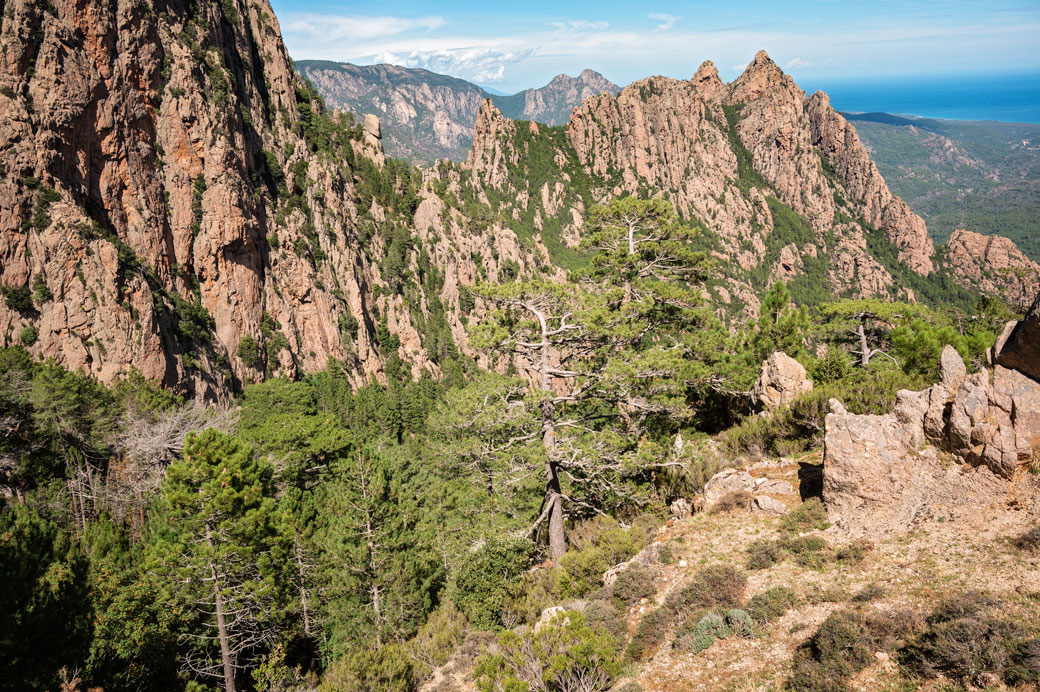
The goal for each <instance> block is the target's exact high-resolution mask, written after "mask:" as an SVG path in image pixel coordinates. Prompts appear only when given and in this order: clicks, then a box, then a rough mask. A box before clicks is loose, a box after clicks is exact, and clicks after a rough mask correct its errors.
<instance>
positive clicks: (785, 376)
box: [751, 351, 813, 410]
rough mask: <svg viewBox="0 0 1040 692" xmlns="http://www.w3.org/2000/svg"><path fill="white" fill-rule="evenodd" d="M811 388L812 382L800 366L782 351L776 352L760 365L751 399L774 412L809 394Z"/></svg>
mask: <svg viewBox="0 0 1040 692" xmlns="http://www.w3.org/2000/svg"><path fill="white" fill-rule="evenodd" d="M812 388H813V384H812V380H810V379H809V377H808V375H807V374H806V372H805V368H804V367H802V364H801V363H799V362H798V361H796V360H795V359H794V358H792V357H790V356H789V355H787V354H786V353H784V352H783V351H776V352H775V353H773V355H771V356H769V358H767V359H766V361H765V362H764V363H762V372H761V374H760V375H759V376H758V381H757V382H755V386H754V388H753V389H752V390H751V397H752V399H753V400H754V401H755V402H756V403H757V404H758V405H760V406H762V407H763V408H765V409H767V410H775V409H777V408H779V407H780V406H783V405H784V404H789V403H790V402H791V401H793V400H794V399H795V397H797V396H798V395H800V394H804V393H805V392H811V391H812Z"/></svg>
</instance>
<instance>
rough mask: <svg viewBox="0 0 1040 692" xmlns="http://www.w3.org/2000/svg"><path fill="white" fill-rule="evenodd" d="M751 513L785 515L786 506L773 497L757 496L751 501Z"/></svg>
mask: <svg viewBox="0 0 1040 692" xmlns="http://www.w3.org/2000/svg"><path fill="white" fill-rule="evenodd" d="M751 511H752V512H753V513H755V514H778V515H782V514H787V505H785V504H784V503H783V502H781V501H780V500H777V499H776V498H775V497H769V496H768V495H757V496H755V499H754V500H752V501H751Z"/></svg>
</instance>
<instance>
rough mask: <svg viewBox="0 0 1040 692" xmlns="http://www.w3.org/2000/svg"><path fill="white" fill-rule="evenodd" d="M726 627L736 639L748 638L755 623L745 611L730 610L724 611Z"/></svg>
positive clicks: (738, 609)
mask: <svg viewBox="0 0 1040 692" xmlns="http://www.w3.org/2000/svg"><path fill="white" fill-rule="evenodd" d="M726 627H728V628H729V630H730V632H732V633H733V634H734V635H736V636H738V637H750V636H751V635H752V634H753V633H754V630H755V623H754V621H753V620H752V619H751V614H750V613H748V612H747V611H746V610H742V609H740V608H731V609H730V610H727V611H726Z"/></svg>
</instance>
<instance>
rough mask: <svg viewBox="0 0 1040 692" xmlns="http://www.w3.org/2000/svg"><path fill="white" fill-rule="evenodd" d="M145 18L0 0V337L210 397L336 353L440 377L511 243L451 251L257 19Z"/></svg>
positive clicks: (437, 227)
mask: <svg viewBox="0 0 1040 692" xmlns="http://www.w3.org/2000/svg"><path fill="white" fill-rule="evenodd" d="M162 8H163V9H162V11H161V12H158V11H153V8H152V4H151V3H149V2H145V0H131V1H128V2H120V3H118V4H116V5H105V6H97V7H93V6H92V9H91V10H90V11H89V12H84V11H82V8H80V7H79V6H78V5H77V4H75V3H73V2H66V1H62V2H55V3H52V4H47V5H46V6H44V5H42V4H40V3H35V2H31V1H30V0H17V1H15V2H8V3H6V5H5V10H4V18H3V23H2V33H0V39H2V45H3V46H5V48H4V53H3V55H4V58H3V59H4V63H5V65H7V69H5V70H4V71H3V73H2V76H0V113H2V116H3V117H2V120H0V152H2V153H0V168H2V170H3V173H4V174H3V176H2V180H0V208H2V209H3V210H4V212H3V213H0V285H2V287H3V292H4V297H5V300H4V301H3V303H2V304H0V342H2V343H3V344H4V345H10V344H17V343H21V344H24V345H25V346H26V347H27V348H29V349H30V350H31V351H32V352H33V354H35V355H37V356H39V357H41V358H42V357H46V358H52V359H54V360H55V361H56V362H57V363H58V364H59V365H63V366H66V367H68V368H70V369H76V370H82V371H85V372H86V373H89V374H93V375H95V376H97V377H98V378H100V379H101V380H102V381H103V382H112V381H114V380H116V379H117V378H119V377H120V376H121V375H123V374H125V373H127V372H130V371H132V370H136V371H138V372H140V373H141V374H143V375H144V376H145V377H146V378H148V379H151V380H155V381H158V382H160V383H162V384H164V385H165V386H168V387H172V388H176V389H177V390H179V391H181V392H184V393H187V394H190V395H193V396H197V397H201V398H206V399H226V397H227V396H228V394H229V393H230V392H232V391H235V390H238V389H240V388H241V386H242V385H243V383H248V382H250V381H255V380H259V379H262V378H264V377H266V376H272V375H283V376H288V377H295V376H297V375H299V374H301V373H304V372H312V371H315V370H318V369H321V368H324V367H325V365H326V364H327V362H328V361H329V359H330V358H332V359H336V360H338V361H340V362H342V363H343V364H344V366H345V369H346V371H347V372H348V373H349V375H350V377H351V378H352V379H353V381H354V382H355V383H357V384H363V383H365V382H366V381H368V379H369V377H375V378H377V379H384V380H385V378H386V371H387V369H388V368H389V369H391V371H392V372H393V373H394V374H396V373H397V372H398V371H400V369H401V368H402V367H407V368H411V369H413V371H414V373H415V374H418V373H419V372H422V371H424V370H428V371H431V372H433V373H434V374H438V375H439V374H440V372H441V369H440V366H439V365H436V362H441V363H443V364H445V366H447V363H448V362H449V361H452V359H453V358H454V357H456V356H457V351H456V350H455V345H454V340H453V339H455V338H458V335H457V333H458V332H459V331H461V330H462V326H461V324H460V323H459V321H458V318H457V317H456V318H454V320H453V325H454V326H452V327H449V325H448V323H447V322H446V321H445V308H444V303H443V301H445V300H448V301H454V303H456V305H455V307H454V308H453V310H454V312H455V314H456V315H457V314H458V308H457V301H458V296H457V285H458V282H466V283H472V282H474V281H475V280H477V278H478V275H479V276H480V277H492V278H497V277H498V275H499V271H500V268H501V267H502V266H503V264H504V263H509V264H510V266H526V263H527V262H528V260H527V258H526V257H525V256H524V255H523V254H521V253H520V252H519V250H518V249H517V246H516V244H515V243H514V242H513V241H512V240H511V239H510V238H509V237H508V236H509V234H508V232H506V231H504V230H502V231H500V232H499V233H498V236H496V237H493V238H483V239H481V240H480V241H479V242H477V241H475V240H473V239H472V238H470V237H469V236H468V235H465V236H464V237H460V238H458V239H457V242H456V240H453V234H455V233H456V232H458V231H459V228H458V227H456V226H451V225H449V226H447V227H445V226H444V225H443V221H442V219H441V216H440V215H439V213H438V210H437V208H436V207H431V204H430V203H429V202H428V201H426V200H425V197H426V196H428V194H429V193H427V192H424V191H423V190H424V185H423V181H422V178H421V175H420V173H419V171H417V170H414V169H410V168H409V167H407V166H405V165H403V164H399V163H393V162H391V163H387V162H386V160H385V158H384V155H383V152H382V149H381V144H380V139H379V136H380V132H379V127H378V123H366V124H367V125H368V127H367V128H366V127H362V126H361V125H360V124H358V123H355V122H354V121H353V120H352V119H351V118H348V117H346V116H341V117H339V118H332V117H330V115H329V114H327V113H326V112H325V111H324V107H323V106H322V104H321V100H320V99H319V98H318V96H317V94H316V93H314V92H313V91H311V90H310V88H309V87H308V86H307V85H305V84H304V83H303V82H302V81H301V80H300V79H299V77H298V76H297V75H296V74H295V73H294V72H293V70H292V67H291V62H290V60H289V57H288V54H287V53H286V50H285V46H284V44H283V43H282V39H281V35H280V31H279V27H278V23H277V20H276V19H275V18H274V14H273V12H272V11H271V8H270V6H269V5H268V3H267V2H245V1H244V0H227V1H226V2H198V3H192V4H190V5H182V4H176V3H172V4H163V5H162ZM23 37H31V38H29V39H24V40H23ZM415 229H418V235H417V236H416V235H414V234H415V233H416V230H415ZM499 241H501V242H499ZM431 258H432V262H431ZM452 329H454V330H455V332H452ZM427 347H430V348H431V349H433V351H435V352H436V353H434V352H433V351H429V350H427ZM402 358H405V359H406V361H407V363H406V365H404V366H402ZM452 362H454V361H452Z"/></svg>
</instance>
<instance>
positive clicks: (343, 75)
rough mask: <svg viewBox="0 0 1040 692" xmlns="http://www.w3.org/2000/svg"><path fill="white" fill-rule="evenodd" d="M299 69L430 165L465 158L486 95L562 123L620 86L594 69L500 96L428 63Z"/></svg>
mask: <svg viewBox="0 0 1040 692" xmlns="http://www.w3.org/2000/svg"><path fill="white" fill-rule="evenodd" d="M295 68H296V70H297V71H298V72H299V73H300V74H301V75H303V76H304V77H306V78H307V79H309V80H310V81H311V82H312V83H314V85H315V87H316V88H317V89H318V91H319V92H320V93H321V94H322V96H323V98H324V99H325V100H326V102H327V103H328V104H329V105H330V106H331V107H332V108H334V109H339V110H346V111H349V112H352V113H354V114H355V115H357V116H359V117H363V116H364V115H367V114H372V115H376V116H377V117H379V118H380V121H381V124H382V126H383V128H384V129H385V130H386V131H387V136H386V142H385V145H386V150H387V153H388V154H389V155H391V156H394V157H397V158H404V159H407V160H409V161H412V162H413V163H423V164H430V163H433V162H434V161H435V160H437V159H439V158H448V159H452V160H455V161H461V160H463V159H465V158H466V152H467V151H468V149H469V146H470V144H471V141H472V131H473V123H474V122H475V120H476V116H477V111H478V110H479V108H480V103H481V102H482V100H483V99H487V98H490V99H492V100H493V101H494V102H495V103H496V105H498V106H499V108H500V109H501V110H502V111H503V113H505V114H506V115H507V116H508V117H510V118H514V119H521V118H522V119H527V120H537V121H538V122H542V123H545V124H549V125H558V124H562V123H563V122H565V121H566V119H567V118H569V117H570V112H571V110H572V109H574V108H575V107H576V106H577V105H579V104H580V103H581V101H582V100H583V99H584V98H585V97H586V96H589V95H591V94H593V93H598V92H599V91H618V90H620V87H618V86H617V85H615V84H613V83H612V82H610V81H608V80H607V79H606V78H604V77H603V75H601V74H600V73H598V72H595V71H594V70H591V69H585V70H582V72H581V73H580V74H579V75H578V76H577V77H571V76H569V75H566V74H560V75H557V76H555V77H553V79H552V80H550V82H549V83H548V84H546V85H545V86H543V87H541V88H531V89H525V90H523V91H520V92H518V93H516V94H499V93H492V92H490V91H488V90H486V89H484V88H483V87H481V86H479V85H477V84H473V83H471V82H468V81H466V80H463V79H459V78H457V77H450V76H448V75H441V74H438V73H435V72H430V71H429V70H425V69H422V68H411V67H402V66H398V65H389V64H379V65H353V64H351V63H337V62H331V61H319V60H300V61H298V62H296V63H295Z"/></svg>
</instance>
